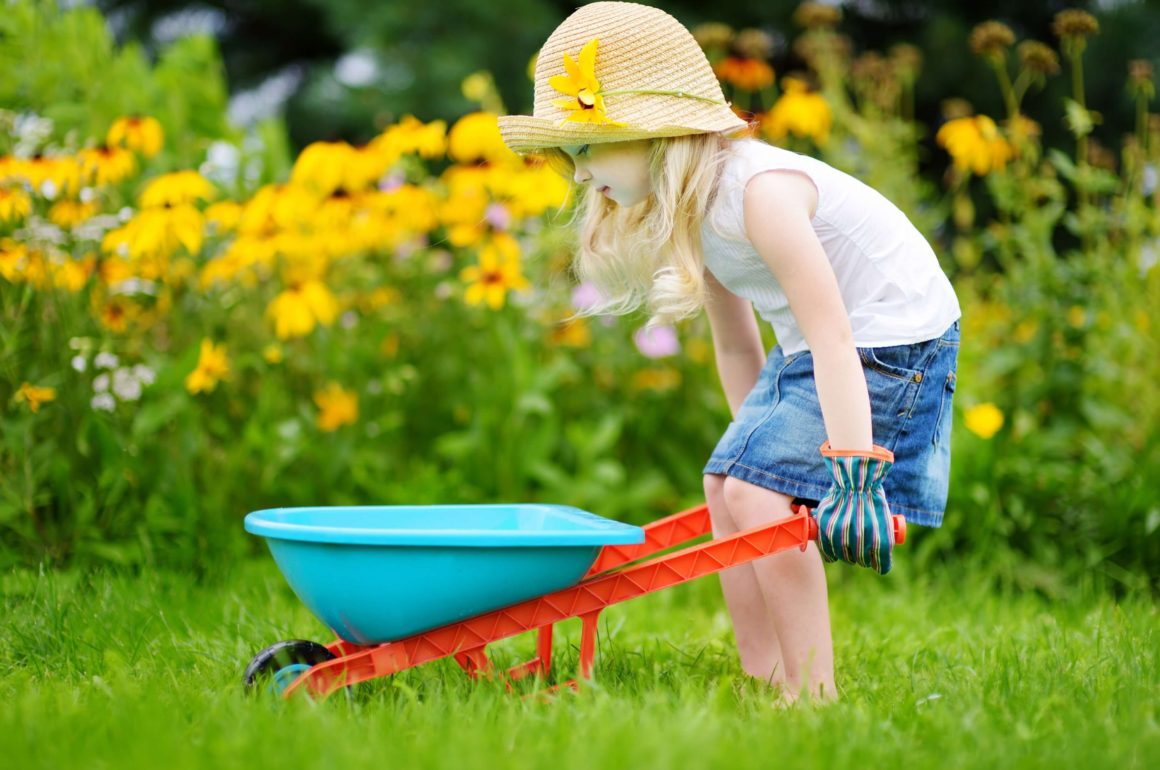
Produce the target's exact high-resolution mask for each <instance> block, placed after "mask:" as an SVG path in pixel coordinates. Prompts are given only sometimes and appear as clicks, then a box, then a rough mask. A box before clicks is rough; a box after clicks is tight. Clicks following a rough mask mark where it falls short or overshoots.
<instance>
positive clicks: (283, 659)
mask: <svg viewBox="0 0 1160 770" xmlns="http://www.w3.org/2000/svg"><path fill="white" fill-rule="evenodd" d="M335 657H336V656H335V655H334V653H332V652H331V651H330V650H328V649H326V648H325V647H323V646H322V645H321V644H319V643H318V642H308V641H306V640H305V639H290V640H287V641H284V642H277V643H276V644H271V645H270V646H269V647H267V648H266V649H264V650H262V651H261V652H259V653H258V654H257V655H255V656H254V659H253V660H251V661H250V665H248V666H246V673H245V674H244V675H243V680H244V681H245V685H246V691H247V692H254V691H256V690H258V689H259V688H260V687H261V686H262V685H263V684H266V683H268V686H269V690H270V692H272V693H273V694H274V695H276V696H281V695H282V693H284V692H285V691H286V688H287V687H289V686H290V685H291V684H293V682H294V680H295V679H297V678H298V677H299V676H301V675H302V672H304V671H307V670H308V669H310V668H312V667H313V666H316V665H318V664H319V663H325V662H326V661H328V660H334V658H335Z"/></svg>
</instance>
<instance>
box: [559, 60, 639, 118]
mask: <svg viewBox="0 0 1160 770" xmlns="http://www.w3.org/2000/svg"><path fill="white" fill-rule="evenodd" d="M599 42H600V41H599V40H598V39H597V38H593V39H592V40H589V41H588V43H587V44H585V46H584V47H583V48H582V49H580V60H579V62H577V61H576V60H575V59H573V58H572V57H571V56H569V55H568V54H567V53H565V54H564V71H565V72H566V73H567V74H566V75H553V76H552V77H550V78H548V85H550V86H551V87H552V88H554V89H556V90H557V91H559V92H560V93H562V94H567V95H568V96H569V97H570V98H567V99H553V100H552V104H554V105H556V106H557V107H559V108H560V109H562V110H566V111H568V112H569V113H571V114H569V115H568V117H566V118H564V120H562V121H561V125H563V124H564V123H568V122H573V123H600V124H605V125H612V126H623V125H625V124H624V123H617V122H616V121H614V120H610V119H609V117H608V115H606V114H605V112H604V97H603V96H601V94H600V81H599V80H597V79H596V48H597V47H598V45H599Z"/></svg>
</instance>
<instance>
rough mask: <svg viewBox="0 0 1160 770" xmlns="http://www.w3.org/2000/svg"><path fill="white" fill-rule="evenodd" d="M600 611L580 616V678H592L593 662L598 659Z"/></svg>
mask: <svg viewBox="0 0 1160 770" xmlns="http://www.w3.org/2000/svg"><path fill="white" fill-rule="evenodd" d="M600 612H601V611H600V610H596V611H595V612H589V613H587V614H585V615H581V616H580V622H581V624H582V626H581V631H580V678H582V679H591V678H592V662H593V660H595V658H596V623H597V621H599V620H600Z"/></svg>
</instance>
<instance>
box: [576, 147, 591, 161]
mask: <svg viewBox="0 0 1160 770" xmlns="http://www.w3.org/2000/svg"><path fill="white" fill-rule="evenodd" d="M586 152H588V145H586V144H582V145H580V149H579V150H577V151H576V157H577V158H579V157H580V156H581V155H583V154H584V153H586Z"/></svg>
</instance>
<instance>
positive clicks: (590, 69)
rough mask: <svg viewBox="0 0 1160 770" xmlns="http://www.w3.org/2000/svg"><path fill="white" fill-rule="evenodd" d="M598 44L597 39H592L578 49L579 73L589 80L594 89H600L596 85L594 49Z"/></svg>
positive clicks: (597, 84)
mask: <svg viewBox="0 0 1160 770" xmlns="http://www.w3.org/2000/svg"><path fill="white" fill-rule="evenodd" d="M599 44H600V40H599V39H598V38H592V39H591V40H589V41H588V43H587V45H585V46H584V47H583V48H582V49H580V72H581V73H582V76H583V77H586V78H591V79H592V82H593V84H594V85H595V87H596V88H599V87H600V84H599V83H596V47H597V46H598V45H599ZM593 90H595V88H594V89H593Z"/></svg>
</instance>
